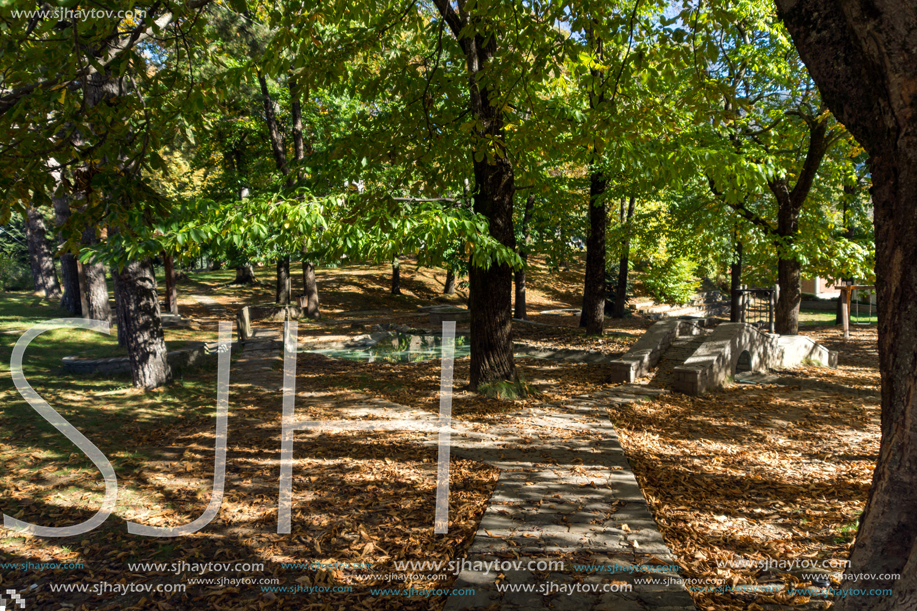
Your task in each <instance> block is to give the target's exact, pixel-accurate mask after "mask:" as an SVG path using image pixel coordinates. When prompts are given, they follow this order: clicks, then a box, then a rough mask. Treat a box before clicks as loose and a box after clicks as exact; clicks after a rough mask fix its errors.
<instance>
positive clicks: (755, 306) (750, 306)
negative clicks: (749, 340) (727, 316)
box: [733, 288, 777, 333]
mask: <svg viewBox="0 0 917 611" xmlns="http://www.w3.org/2000/svg"><path fill="white" fill-rule="evenodd" d="M736 293H738V296H739V299H738V301H739V307H738V318H737V319H736V318H733V320H735V321H736V322H744V323H748V324H751V325H755V326H757V327H762V328H767V330H768V331H770V332H771V333H773V332H774V309H775V306H776V303H777V291H776V290H775V289H772V288H770V289H759V288H753V289H738V290H737V291H736Z"/></svg>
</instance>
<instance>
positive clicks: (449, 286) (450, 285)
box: [443, 269, 455, 295]
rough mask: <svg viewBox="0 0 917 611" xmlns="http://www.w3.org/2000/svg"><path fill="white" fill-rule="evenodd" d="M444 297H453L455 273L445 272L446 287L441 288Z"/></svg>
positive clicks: (449, 270) (448, 270)
mask: <svg viewBox="0 0 917 611" xmlns="http://www.w3.org/2000/svg"><path fill="white" fill-rule="evenodd" d="M443 294H444V295H455V272H454V271H452V270H451V269H447V270H446V285H445V286H444V287H443Z"/></svg>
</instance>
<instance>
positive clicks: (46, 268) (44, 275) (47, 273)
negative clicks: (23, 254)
mask: <svg viewBox="0 0 917 611" xmlns="http://www.w3.org/2000/svg"><path fill="white" fill-rule="evenodd" d="M26 214H27V219H26V240H27V242H28V247H29V266H30V267H31V268H32V280H33V282H34V283H35V294H36V295H41V296H42V297H44V298H45V299H59V298H60V297H61V290H60V284H58V282H57V272H56V271H55V270H54V257H52V256H51V250H50V249H49V248H48V243H47V234H46V232H45V222H44V219H42V217H41V212H39V211H38V209H37V208H34V207H32V206H29V209H28V211H27V213H26Z"/></svg>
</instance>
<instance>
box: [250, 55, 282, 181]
mask: <svg viewBox="0 0 917 611" xmlns="http://www.w3.org/2000/svg"><path fill="white" fill-rule="evenodd" d="M256 74H257V76H258V84H259V85H261V101H262V102H263V104H264V120H265V122H266V123H267V133H268V138H269V139H270V141H271V152H273V153H274V163H276V164H277V169H278V170H280V173H281V174H283V175H284V176H287V175H288V174H289V173H290V169H289V168H288V167H287V153H286V149H285V148H284V146H283V132H282V131H281V130H280V124H279V123H278V122H277V114H276V110H275V108H274V100H273V99H272V98H271V94H270V92H269V91H268V88H267V79H265V78H264V75H262V74H261V71H260V70H257V71H256ZM289 184H290V183H289V182H287V186H289Z"/></svg>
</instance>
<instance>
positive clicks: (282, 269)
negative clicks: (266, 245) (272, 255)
mask: <svg viewBox="0 0 917 611" xmlns="http://www.w3.org/2000/svg"><path fill="white" fill-rule="evenodd" d="M291 292H292V287H291V282H290V257H289V256H286V257H280V258H279V259H277V285H276V287H275V291H274V297H275V301H276V303H279V304H281V305H287V304H288V303H290V293H291Z"/></svg>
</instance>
